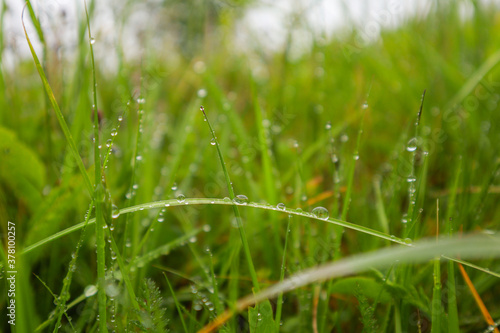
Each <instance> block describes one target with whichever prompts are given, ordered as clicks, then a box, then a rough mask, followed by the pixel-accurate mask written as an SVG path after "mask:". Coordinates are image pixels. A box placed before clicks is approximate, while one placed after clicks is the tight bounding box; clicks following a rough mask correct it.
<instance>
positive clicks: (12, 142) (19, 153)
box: [0, 127, 45, 210]
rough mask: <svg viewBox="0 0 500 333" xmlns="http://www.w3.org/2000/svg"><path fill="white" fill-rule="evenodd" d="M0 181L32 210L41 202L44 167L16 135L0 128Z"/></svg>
mask: <svg viewBox="0 0 500 333" xmlns="http://www.w3.org/2000/svg"><path fill="white" fill-rule="evenodd" d="M0 156H1V157H0V160H1V161H2V162H1V163H0V181H1V182H2V183H4V184H5V185H7V187H9V188H10V189H11V190H12V191H13V192H14V194H15V195H16V196H17V197H18V198H19V199H22V200H23V201H25V202H26V203H27V205H28V207H30V209H32V210H33V209H34V208H35V207H36V206H37V205H38V204H39V203H40V201H41V197H42V194H41V190H42V187H43V185H44V183H45V167H44V165H43V164H42V162H41V161H40V159H39V158H38V156H37V155H36V154H35V153H34V152H33V151H32V150H31V149H30V148H29V147H28V146H27V145H25V144H24V143H23V142H21V141H19V140H18V139H17V137H16V134H15V133H14V132H13V131H11V130H9V129H6V128H3V127H0Z"/></svg>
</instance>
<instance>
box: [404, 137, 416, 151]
mask: <svg viewBox="0 0 500 333" xmlns="http://www.w3.org/2000/svg"><path fill="white" fill-rule="evenodd" d="M406 150H408V151H410V152H411V151H415V150H417V138H411V139H410V140H409V141H408V144H407V145H406Z"/></svg>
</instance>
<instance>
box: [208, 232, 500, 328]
mask: <svg viewBox="0 0 500 333" xmlns="http://www.w3.org/2000/svg"><path fill="white" fill-rule="evenodd" d="M440 255H441V256H442V255H446V256H451V257H454V256H460V257H463V258H468V259H479V258H483V257H491V256H495V257H500V237H498V236H496V237H485V236H483V235H470V236H466V237H454V238H446V239H440V241H439V242H436V239H435V238H432V239H430V240H422V241H419V242H416V243H415V244H414V246H412V247H404V246H398V247H389V248H384V249H381V250H377V251H373V252H369V253H363V254H359V255H354V256H351V257H348V258H344V259H341V260H338V261H333V262H330V263H327V264H324V265H321V266H317V267H314V268H310V269H306V270H304V271H302V272H299V273H297V274H295V275H293V276H290V277H289V278H288V279H286V280H284V281H283V282H280V283H277V284H275V285H273V286H271V287H269V288H266V289H263V290H262V291H261V292H260V293H257V294H255V295H253V294H252V295H248V296H246V297H244V298H242V299H240V300H239V301H238V303H237V304H236V311H243V310H244V309H246V308H247V307H249V306H251V305H253V304H256V303H258V302H261V301H263V300H266V299H269V298H272V297H276V296H277V295H279V294H280V293H282V292H289V291H291V290H295V289H297V288H300V287H304V286H306V285H309V284H312V283H314V282H318V281H323V280H327V279H333V278H336V277H342V276H347V275H353V274H357V273H360V272H364V271H366V270H369V269H372V268H376V269H385V268H389V267H391V265H393V264H394V262H396V261H398V262H399V263H406V264H419V263H425V262H428V261H429V260H431V259H434V258H436V257H437V256H440ZM234 313H235V312H233V310H226V312H225V313H223V314H222V315H220V316H219V317H218V318H216V319H215V320H214V321H213V322H212V323H210V324H209V325H207V326H205V327H204V328H203V329H201V330H200V331H199V333H206V332H212V331H213V330H215V329H216V328H217V327H219V326H220V325H222V324H223V323H224V321H226V320H227V319H228V318H230V317H231V316H232V315H234Z"/></svg>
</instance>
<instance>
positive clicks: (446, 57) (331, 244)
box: [0, 2, 500, 332]
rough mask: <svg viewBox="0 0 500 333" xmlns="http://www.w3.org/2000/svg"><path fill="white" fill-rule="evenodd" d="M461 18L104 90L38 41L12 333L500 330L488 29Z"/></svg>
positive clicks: (102, 79)
mask: <svg viewBox="0 0 500 333" xmlns="http://www.w3.org/2000/svg"><path fill="white" fill-rule="evenodd" d="M472 4H473V6H475V7H474V8H475V12H474V15H473V16H472V18H470V19H468V20H466V21H464V20H462V19H461V18H460V15H459V11H460V9H459V8H458V7H457V5H456V4H454V3H453V2H451V3H449V4H448V5H447V6H437V5H435V7H433V9H432V11H431V13H430V14H429V15H428V16H427V17H425V18H419V19H408V20H407V21H406V22H405V23H403V24H402V26H400V27H399V28H397V29H394V30H386V31H382V33H381V38H380V40H378V41H376V42H371V43H368V42H365V40H366V39H365V34H366V31H365V30H364V29H363V27H361V28H359V30H356V31H352V32H349V33H346V34H345V35H344V36H343V37H342V38H340V37H339V38H338V39H337V38H335V39H333V40H331V41H328V42H325V40H324V39H323V38H322V36H320V35H316V37H315V39H314V42H313V44H312V46H311V49H310V50H306V51H305V52H304V53H303V54H302V55H300V56H295V55H292V54H291V53H290V52H289V50H290V48H287V49H286V51H284V52H283V53H279V52H278V53H274V54H265V53H264V52H259V53H255V54H242V53H240V52H235V50H234V48H233V46H232V44H231V43H230V40H229V39H226V38H228V37H227V36H225V35H222V37H221V36H219V38H217V39H216V40H215V39H212V38H210V35H208V34H207V35H205V37H204V38H205V39H204V40H205V42H204V47H203V52H201V48H200V51H199V52H194V51H193V52H192V53H191V54H189V55H187V54H186V53H184V55H183V56H182V57H178V58H177V60H176V61H175V62H173V61H172V62H169V61H165V58H164V57H163V55H162V54H161V52H159V53H155V52H154V51H148V52H147V54H146V55H145V56H144V57H143V59H142V61H140V62H139V61H137V62H135V61H124V60H123V59H122V60H123V61H120V62H118V65H117V66H118V68H117V70H116V71H108V70H107V69H106V68H103V67H102V66H101V65H100V63H99V61H100V59H99V58H96V59H95V64H94V63H93V60H92V57H93V55H92V54H93V53H92V52H91V49H94V50H98V49H99V48H102V47H104V43H102V42H101V41H100V40H99V39H98V38H97V39H95V40H94V39H93V36H92V35H91V33H90V30H89V31H88V32H86V31H85V30H83V29H81V28H80V30H81V32H82V33H81V34H80V40H79V44H78V47H77V48H78V52H77V55H78V56H77V59H76V60H75V61H69V59H60V58H57V53H55V52H52V51H51V49H50V47H48V46H47V44H46V43H47V42H46V40H45V38H44V31H43V28H42V26H38V25H35V28H36V29H35V31H36V34H33V35H29V39H30V41H34V40H36V39H38V40H42V41H43V43H42V46H43V47H42V49H43V50H44V51H45V52H42V53H43V54H40V51H35V49H32V51H33V53H32V54H33V59H34V60H35V62H34V63H33V61H31V60H27V61H21V62H19V63H18V65H17V67H16V68H15V70H8V69H5V68H2V73H1V75H2V76H1V77H2V85H3V86H2V87H3V89H2V91H1V95H0V103H2V108H3V110H16V111H13V112H3V111H2V112H1V117H0V124H1V127H0V136H1V137H0V149H1V150H0V152H1V153H2V164H1V166H0V171H1V172H0V184H1V187H0V188H1V191H0V216H1V219H2V221H13V222H15V223H16V242H17V243H16V244H17V258H16V260H17V261H16V265H17V270H18V274H17V281H16V283H17V290H18V293H17V298H16V301H17V302H16V304H17V315H18V320H19V322H22V323H21V324H20V326H17V327H16V328H14V330H16V331H17V332H34V331H36V330H37V329H38V330H39V331H46V330H51V331H61V332H66V331H78V332H80V331H87V332H94V331H106V330H110V331H113V330H116V331H119V332H120V331H124V330H125V329H127V330H129V331H138V332H141V331H155V332H161V331H164V330H166V329H170V330H171V331H174V332H177V331H184V332H194V331H198V330H203V331H205V332H208V331H210V330H212V329H215V327H219V329H220V330H221V331H223V332H241V331H253V332H271V331H281V332H316V331H318V332H330V331H332V330H334V331H338V332H352V331H362V330H363V329H364V330H365V331H366V332H378V331H387V332H417V331H422V332H430V331H432V332H457V331H459V330H460V331H464V332H477V331H486V330H487V329H488V327H490V328H491V329H490V331H493V327H492V326H491V324H493V322H494V321H497V322H498V320H499V319H500V307H499V306H498V302H496V299H498V297H499V296H500V290H499V288H498V286H499V283H498V279H499V277H500V273H499V272H500V264H499V262H498V260H497V257H498V256H499V254H500V250H499V248H498V246H499V245H498V244H499V242H498V234H497V230H498V220H499V218H500V210H499V209H498V208H497V206H498V204H497V203H498V195H499V179H498V173H499V168H500V158H499V148H500V146H499V145H498V142H500V129H499V127H498V124H500V112H499V110H500V109H499V105H498V101H499V96H500V95H499V94H500V72H499V66H498V62H499V61H500V57H499V54H500V53H499V51H498V49H497V45H500V44H499V42H500V41H499V40H498V39H499V38H500V37H499V36H497V35H495V34H485V33H481V32H484V31H495V29H497V28H498V25H499V24H500V21H499V20H498V17H497V16H496V15H495V11H494V10H491V8H484V7H481V6H479V5H478V4H477V3H475V2H473V3H472ZM437 7H438V8H437ZM89 10H90V11H89V12H90V17H91V18H92V15H93V11H94V8H93V6H92V5H91V6H89ZM26 11H27V12H26V14H25V18H24V19H25V21H29V20H30V17H32V18H33V17H34V16H31V15H28V14H29V13H31V11H30V7H29V6H28V7H27V9H26ZM2 17H3V16H2ZM207 20H208V18H207ZM85 22H86V19H85V18H82V24H81V26H86V25H85ZM90 23H91V24H92V21H90ZM367 26H368V25H367ZM86 34H88V35H86ZM193 40H194V39H193ZM292 42H293V38H292V40H289V43H292ZM210 43H217V45H218V47H207V45H208V46H210ZM147 46H148V45H146V49H148V48H147ZM138 47H139V46H138ZM38 59H41V60H38ZM33 64H35V65H33ZM61 73H62V74H61ZM40 78H41V80H40ZM93 80H95V82H96V83H97V86H96V85H95V84H94V83H93ZM6 82H9V84H8V85H6ZM94 89H95V93H93V91H94ZM424 90H425V91H426V92H425V99H424V97H423V95H422V93H423V92H424ZM46 96H48V97H46ZM200 105H203V108H204V112H201V111H200ZM4 106H5V108H4ZM7 106H8V108H7ZM94 108H95V109H98V112H94V113H93V112H92V111H93V109H94ZM204 113H206V114H204ZM207 119H209V120H210V123H208V121H206V120H207ZM93 138H96V140H93ZM96 160H98V161H100V163H99V164H98V166H99V167H97V168H96V167H95V163H94V161H96ZM92 175H93V177H92ZM94 206H95V207H94ZM6 228H7V224H6V223H2V232H3V233H5V234H6V232H7V230H6ZM471 234H473V235H471ZM2 242H3V243H2V244H3V245H5V241H4V239H2ZM2 249H3V250H2V262H3V271H4V273H3V274H2V280H3V281H6V279H5V277H6V273H5V271H6V269H5V267H6V259H7V251H6V248H5V246H3V247H2ZM457 266H459V267H460V269H458V268H457ZM464 272H465V273H464ZM2 285H4V286H7V283H3V284H2ZM2 290H4V291H6V289H5V288H4V289H2ZM6 294H7V293H6V292H2V293H1V296H0V304H2V305H6V304H7V303H6V302H7V301H8V299H7V297H6ZM255 302H257V304H255ZM2 309H5V306H2ZM4 315H6V313H5V311H4V310H2V316H4ZM26 318H29V320H28V319H26ZM98 318H99V319H98ZM6 325H7V324H4V326H3V327H2V329H3V330H8V329H9V328H8V327H7V326H6Z"/></svg>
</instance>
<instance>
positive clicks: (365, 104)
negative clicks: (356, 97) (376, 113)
mask: <svg viewBox="0 0 500 333" xmlns="http://www.w3.org/2000/svg"><path fill="white" fill-rule="evenodd" d="M361 108H362V109H363V110H366V109H368V103H367V102H364V103H363V105H362V106H361Z"/></svg>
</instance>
